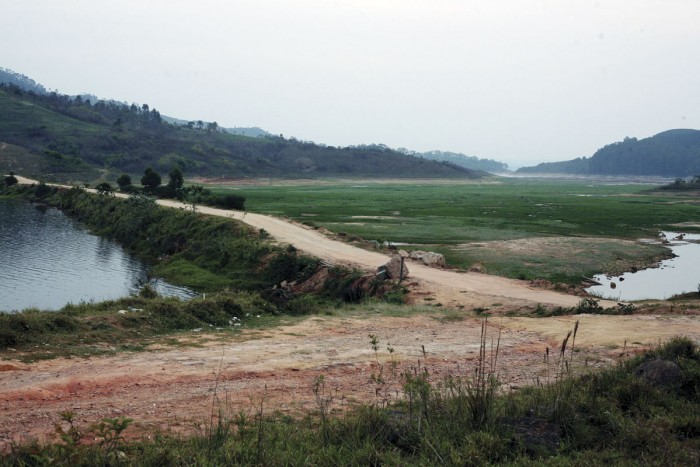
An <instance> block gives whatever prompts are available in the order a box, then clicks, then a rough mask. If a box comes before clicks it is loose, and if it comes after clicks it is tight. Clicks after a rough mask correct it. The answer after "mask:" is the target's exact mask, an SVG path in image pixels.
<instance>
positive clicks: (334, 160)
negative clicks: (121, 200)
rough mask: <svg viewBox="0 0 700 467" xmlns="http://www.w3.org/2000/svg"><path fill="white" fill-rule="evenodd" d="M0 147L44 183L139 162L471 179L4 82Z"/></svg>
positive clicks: (2, 159)
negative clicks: (171, 119) (167, 118)
mask: <svg viewBox="0 0 700 467" xmlns="http://www.w3.org/2000/svg"><path fill="white" fill-rule="evenodd" d="M0 143H4V146H2V145H1V144H0V169H2V170H3V171H5V172H8V171H10V170H13V171H15V172H17V173H21V174H26V175H32V176H37V177H42V178H45V179H47V180H92V179H94V178H96V177H97V175H98V174H99V173H100V172H102V173H105V174H106V176H107V177H108V178H114V177H116V176H117V175H118V174H120V173H122V172H127V173H132V174H140V173H142V172H143V170H144V168H145V167H147V166H152V167H153V168H154V169H155V170H157V171H163V172H165V171H168V170H170V169H171V168H173V167H175V166H177V167H180V168H181V170H182V171H183V172H184V173H185V175H186V176H193V175H203V176H219V177H280V178H298V177H305V178H314V177H376V178H382V177H393V178H396V177H406V178H411V177H421V178H425V177H430V178H432V177H435V178H475V177H479V176H481V173H479V172H475V171H472V170H469V169H465V168H463V167H458V166H456V165H454V164H450V163H447V162H435V161H429V160H425V159H421V158H417V157H411V156H408V155H405V154H401V153H399V152H397V151H394V150H391V149H388V148H386V147H383V146H362V147H345V148H335V147H326V146H321V145H317V144H314V143H311V142H306V141H299V140H297V139H294V138H283V137H281V136H279V137H278V136H263V137H257V138H253V137H248V136H244V135H238V134H230V133H228V132H226V131H224V129H222V128H221V127H219V126H218V125H217V124H216V123H215V122H213V123H208V124H204V123H203V122H201V121H200V122H189V123H188V124H184V125H183V124H173V123H168V122H167V121H165V119H164V118H162V117H161V115H160V113H159V112H158V111H157V110H156V109H150V108H149V107H148V105H143V106H141V107H138V106H136V105H134V104H132V105H130V106H128V105H125V104H120V103H115V102H109V101H97V102H91V101H90V100H87V99H84V98H81V97H75V98H73V97H69V96H64V95H58V94H56V93H51V94H37V93H34V92H31V91H25V90H23V89H21V88H19V87H17V86H14V85H2V86H0ZM11 147H12V148H14V149H13V150H12V151H13V152H12V155H10V152H9V148H11ZM27 168H30V169H29V173H27V172H26V170H27Z"/></svg>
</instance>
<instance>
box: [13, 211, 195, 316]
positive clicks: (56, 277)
mask: <svg viewBox="0 0 700 467" xmlns="http://www.w3.org/2000/svg"><path fill="white" fill-rule="evenodd" d="M146 283H149V284H150V285H151V286H153V287H154V288H155V289H156V290H157V291H158V293H159V294H161V295H166V296H179V297H182V298H186V297H191V296H193V295H194V293H193V292H191V291H190V290H188V289H185V288H182V287H176V286H173V285H171V284H168V283H166V282H165V281H162V280H151V281H149V279H148V266H147V265H145V264H143V263H142V262H140V261H139V260H137V259H136V258H134V257H133V256H131V255H129V254H128V253H126V252H125V251H124V250H122V248H121V247H120V246H119V245H117V244H116V243H115V242H113V241H110V240H106V239H104V238H101V237H98V236H96V235H92V234H91V233H90V232H88V231H87V229H85V227H83V226H82V225H81V224H80V223H78V222H76V221H74V220H72V219H70V218H69V217H67V216H66V215H64V214H63V213H62V212H60V211H58V210H57V209H52V208H45V207H37V206H33V205H31V204H29V203H27V202H24V201H19V200H3V199H0V311H16V310H22V309H25V308H32V307H35V308H39V309H43V310H57V309H59V308H61V307H63V306H64V305H66V304H68V303H80V302H90V301H101V300H108V299H116V298H120V297H124V296H127V295H129V294H132V293H136V292H138V290H139V289H140V288H141V287H142V286H143V285H144V284H146Z"/></svg>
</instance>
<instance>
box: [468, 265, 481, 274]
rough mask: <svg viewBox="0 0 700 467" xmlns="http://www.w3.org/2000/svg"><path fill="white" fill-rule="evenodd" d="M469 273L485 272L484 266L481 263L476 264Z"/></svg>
mask: <svg viewBox="0 0 700 467" xmlns="http://www.w3.org/2000/svg"><path fill="white" fill-rule="evenodd" d="M469 271H470V272H484V266H482V265H481V263H474V264H472V265H471V267H470V268H469Z"/></svg>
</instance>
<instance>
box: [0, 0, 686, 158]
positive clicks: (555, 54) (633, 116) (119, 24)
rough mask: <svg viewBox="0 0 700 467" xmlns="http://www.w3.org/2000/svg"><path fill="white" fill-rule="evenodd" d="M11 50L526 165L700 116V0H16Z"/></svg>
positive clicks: (290, 131) (289, 122) (133, 82)
mask: <svg viewBox="0 0 700 467" xmlns="http://www.w3.org/2000/svg"><path fill="white" fill-rule="evenodd" d="M0 44H2V46H1V49H0V50H1V52H0V66H1V67H5V68H10V69H12V70H14V71H16V72H19V73H22V74H25V75H27V76H29V77H31V78H33V79H35V80H36V81H37V82H39V83H41V84H43V85H44V86H46V87H47V88H50V89H56V90H58V91H59V92H61V93H65V94H77V93H82V92H87V93H92V94H95V95H97V96H100V97H105V98H114V99H118V100H123V101H127V102H130V103H131V102H136V103H139V104H142V103H147V104H149V105H150V106H151V108H153V107H155V108H157V109H158V110H159V111H160V112H161V113H162V114H164V115H169V116H173V117H178V118H183V119H190V120H196V119H201V120H205V121H216V122H218V123H219V124H220V125H221V126H226V127H230V126H259V127H262V128H264V129H266V130H268V131H270V132H272V133H282V134H284V135H285V136H295V137H297V138H299V139H304V140H311V141H315V142H317V143H326V144H329V145H351V144H363V143H384V144H387V145H389V146H391V147H400V146H403V147H407V148H411V149H415V150H418V151H426V150H431V149H442V150H450V151H456V152H464V153H466V154H469V155H476V156H480V157H491V158H495V159H498V160H501V161H505V162H508V163H509V164H510V165H511V167H517V166H520V165H530V164H532V163H536V162H542V161H551V160H565V159H571V158H574V157H579V156H588V155H591V154H592V153H593V152H594V151H595V150H596V149H598V148H599V147H601V146H603V145H605V144H607V143H610V142H613V141H619V140H621V139H622V138H624V137H625V136H636V137H639V138H643V137H647V136H651V135H653V134H656V133H658V132H660V131H664V130H667V129H671V128H695V129H700V1H698V0H658V1H656V0H600V1H576V0H552V1H539V0H512V1H511V0H488V1H487V0H484V1H481V0H475V1H470V0H461V1H459V0H352V1H341V0H230V1H223V0H221V1H218V0H191V1H180V0H110V1H103V0H2V6H1V7H0Z"/></svg>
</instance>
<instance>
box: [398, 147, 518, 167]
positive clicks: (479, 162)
mask: <svg viewBox="0 0 700 467" xmlns="http://www.w3.org/2000/svg"><path fill="white" fill-rule="evenodd" d="M397 151H399V152H401V153H403V154H408V155H411V156H417V157H422V158H423V159H429V160H433V161H443V162H449V163H451V164H454V165H458V166H460V167H465V168H467V169H471V170H481V171H483V172H491V173H502V172H507V171H508V164H506V163H504V162H498V161H495V160H493V159H480V158H478V157H476V156H467V155H466V154H462V153H461V152H449V151H428V152H416V151H411V150H410V149H406V148H399V149H397Z"/></svg>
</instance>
